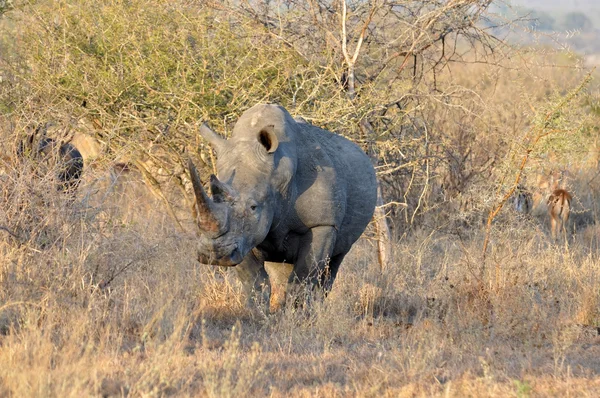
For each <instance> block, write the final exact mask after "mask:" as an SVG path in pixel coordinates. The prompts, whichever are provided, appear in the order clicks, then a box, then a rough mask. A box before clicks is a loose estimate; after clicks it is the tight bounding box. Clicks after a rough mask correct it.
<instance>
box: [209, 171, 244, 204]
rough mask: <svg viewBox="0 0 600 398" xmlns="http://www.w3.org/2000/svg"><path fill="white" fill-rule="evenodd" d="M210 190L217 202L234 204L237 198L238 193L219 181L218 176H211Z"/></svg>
mask: <svg viewBox="0 0 600 398" xmlns="http://www.w3.org/2000/svg"><path fill="white" fill-rule="evenodd" d="M210 190H211V192H212V196H213V199H214V200H215V201H216V202H219V201H220V202H223V201H227V202H232V201H234V200H235V198H236V197H237V193H236V191H235V190H234V189H233V187H231V186H230V185H228V184H225V183H223V182H221V181H219V179H218V178H217V176H215V175H214V174H211V175H210Z"/></svg>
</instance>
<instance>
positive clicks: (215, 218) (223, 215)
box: [188, 159, 227, 235]
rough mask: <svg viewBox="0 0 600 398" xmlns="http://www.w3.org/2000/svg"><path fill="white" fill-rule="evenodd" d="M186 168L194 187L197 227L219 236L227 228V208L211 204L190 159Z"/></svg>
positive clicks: (211, 201)
mask: <svg viewBox="0 0 600 398" xmlns="http://www.w3.org/2000/svg"><path fill="white" fill-rule="evenodd" d="M188 168H189V170H190V177H191V180H192V185H193V187H194V195H195V196H196V210H197V221H198V227H199V228H200V230H201V231H204V232H207V233H209V234H211V235H220V234H222V233H223V232H224V231H225V230H226V227H227V225H226V224H227V208H224V207H222V205H221V206H219V204H218V203H215V202H213V200H212V199H211V198H209V197H208V195H207V194H206V192H205V191H204V188H203V187H202V182H201V181H200V177H199V176H198V171H197V170H196V166H194V163H193V162H192V160H191V159H190V160H188Z"/></svg>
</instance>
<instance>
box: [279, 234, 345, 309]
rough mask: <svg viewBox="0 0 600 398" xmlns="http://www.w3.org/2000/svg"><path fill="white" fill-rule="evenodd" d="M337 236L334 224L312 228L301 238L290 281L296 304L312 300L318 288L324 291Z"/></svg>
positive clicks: (289, 290)
mask: <svg viewBox="0 0 600 398" xmlns="http://www.w3.org/2000/svg"><path fill="white" fill-rule="evenodd" d="M336 238H337V231H336V230H335V228H334V227H333V226H321V227H315V228H311V230H310V231H308V232H307V233H306V234H305V235H304V236H303V237H302V238H301V241H300V251H299V253H298V259H297V260H296V263H295V264H294V270H293V272H292V274H291V275H290V278H289V281H288V283H289V286H288V293H289V294H290V295H291V296H292V297H293V299H294V301H295V304H296V305H299V304H302V303H303V302H306V301H307V300H310V296H311V295H313V294H314V293H316V290H317V289H319V290H321V291H320V293H324V291H323V290H322V289H324V288H326V286H323V282H324V276H325V275H326V273H327V272H328V270H327V267H328V266H329V262H330V260H331V254H332V253H333V248H334V246H335V240H336Z"/></svg>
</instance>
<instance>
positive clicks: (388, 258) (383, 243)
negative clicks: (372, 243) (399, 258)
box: [373, 180, 392, 271]
mask: <svg viewBox="0 0 600 398" xmlns="http://www.w3.org/2000/svg"><path fill="white" fill-rule="evenodd" d="M373 220H374V222H375V231H376V235H377V259H378V260H379V267H380V268H381V270H382V271H384V270H385V269H386V268H387V267H388V265H390V264H391V263H392V240H391V237H392V234H391V232H390V227H389V226H388V223H387V218H386V216H385V210H384V208H383V195H382V192H381V184H380V183H379V180H377V205H376V206H375V213H374V214H373Z"/></svg>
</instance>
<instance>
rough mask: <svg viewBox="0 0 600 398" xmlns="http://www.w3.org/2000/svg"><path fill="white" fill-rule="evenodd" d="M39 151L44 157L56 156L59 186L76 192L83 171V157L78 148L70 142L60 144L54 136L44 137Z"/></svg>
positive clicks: (64, 189) (62, 189)
mask: <svg viewBox="0 0 600 398" xmlns="http://www.w3.org/2000/svg"><path fill="white" fill-rule="evenodd" d="M38 151H39V153H40V154H42V155H43V156H44V157H54V156H56V167H57V173H56V177H57V178H58V181H59V187H58V188H59V190H61V191H65V192H74V191H75V190H76V189H77V187H78V186H79V181H80V179H81V174H82V173H83V157H82V156H81V153H79V151H78V150H77V148H75V147H74V146H73V145H71V144H69V143H68V142H67V143H64V144H62V145H59V144H58V143H57V142H56V141H55V140H53V139H52V138H42V140H41V141H40V144H39V146H38Z"/></svg>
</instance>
